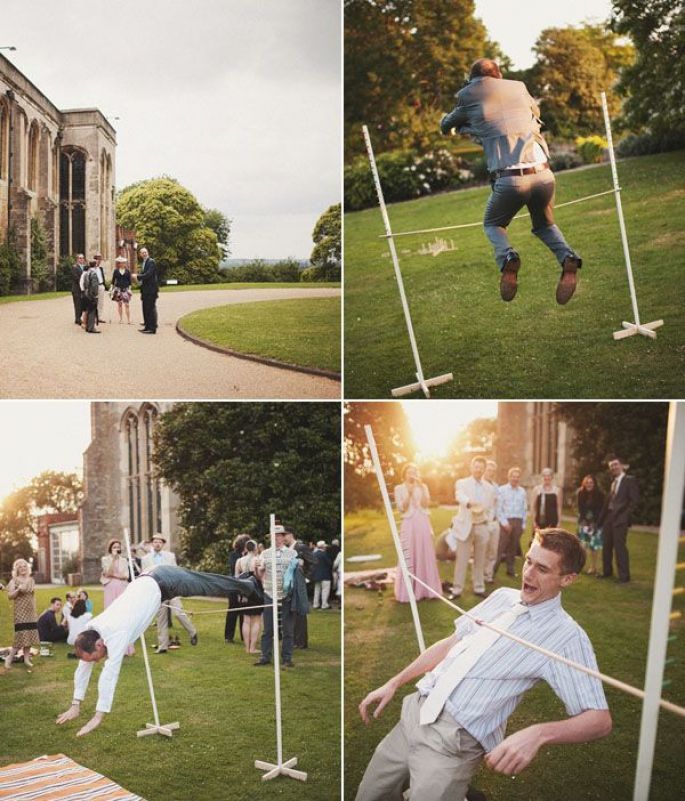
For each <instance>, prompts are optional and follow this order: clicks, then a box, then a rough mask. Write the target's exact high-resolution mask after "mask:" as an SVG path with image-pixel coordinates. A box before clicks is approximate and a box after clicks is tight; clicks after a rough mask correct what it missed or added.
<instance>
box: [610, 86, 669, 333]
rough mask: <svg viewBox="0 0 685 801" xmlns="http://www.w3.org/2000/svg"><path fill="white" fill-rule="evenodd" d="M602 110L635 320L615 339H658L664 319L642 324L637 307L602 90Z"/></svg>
mask: <svg viewBox="0 0 685 801" xmlns="http://www.w3.org/2000/svg"><path fill="white" fill-rule="evenodd" d="M602 111H603V112H604V127H605V128H606V135H607V145H608V150H609V161H610V163H611V175H612V178H613V181H614V197H615V198H616V212H617V213H618V225H619V228H620V229H621V242H622V243H623V256H624V258H625V262H626V272H627V273H628V287H629V289H630V301H631V303H632V305H633V321H634V322H632V323H627V322H624V323H623V329H624V330H622V331H615V332H614V339H625V338H626V337H629V336H633V335H634V334H642V335H643V336H647V337H650V338H651V339H656V334H655V333H654V329H655V328H659V327H660V326H662V325H663V324H664V321H663V320H655V321H654V322H652V323H647V324H645V325H642V324H641V323H640V312H639V310H638V307H637V294H636V292H635V282H634V280H633V267H632V265H631V262H630V250H629V248H628V234H627V233H626V224H625V220H624V219H623V205H622V204H621V187H620V185H619V182H618V171H617V170H616V157H615V156H614V142H613V138H612V136H611V121H610V120H609V107H608V106H607V96H606V93H605V92H602Z"/></svg>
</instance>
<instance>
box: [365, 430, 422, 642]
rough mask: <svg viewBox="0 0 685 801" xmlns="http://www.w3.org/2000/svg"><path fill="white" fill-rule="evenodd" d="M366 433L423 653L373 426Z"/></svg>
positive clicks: (418, 626) (414, 604)
mask: <svg viewBox="0 0 685 801" xmlns="http://www.w3.org/2000/svg"><path fill="white" fill-rule="evenodd" d="M364 431H365V432H366V441H367V442H368V443H369V449H370V450H371V459H372V461H373V467H374V470H375V471H376V478H377V479H378V487H379V489H380V491H381V496H382V497H383V505H384V506H385V514H386V515H387V518H388V525H389V526H390V533H391V534H392V539H393V542H394V543H395V550H396V551H397V560H398V562H399V565H400V571H401V573H402V580H403V581H404V586H405V587H406V590H407V595H408V596H409V606H410V607H411V614H412V618H413V619H414V629H415V630H416V639H417V640H418V643H419V651H420V652H421V653H423V652H424V651H425V650H426V643H425V640H424V638H423V630H422V628H421V619H420V618H419V610H418V607H417V605H416V596H415V595H414V587H413V586H412V580H411V578H410V576H409V570H408V569H407V561H406V559H405V558H404V551H403V550H402V543H401V541H400V535H399V533H398V531H397V524H396V523H395V515H394V514H393V511H392V503H391V502H390V496H389V495H388V488H387V486H386V484H385V478H384V477H383V470H382V468H381V460H380V459H379V457H378V448H377V447H376V440H375V438H374V436H373V429H372V428H371V426H369V425H366V426H364Z"/></svg>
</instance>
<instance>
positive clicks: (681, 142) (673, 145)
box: [616, 130, 685, 158]
mask: <svg viewBox="0 0 685 801" xmlns="http://www.w3.org/2000/svg"><path fill="white" fill-rule="evenodd" d="M682 147H685V130H680V131H678V130H676V131H670V132H669V133H667V134H662V135H660V136H657V135H655V134H652V133H642V134H629V135H628V136H626V138H625V139H623V140H621V142H619V144H618V145H617V147H616V153H617V155H619V156H621V158H627V157H628V156H646V155H648V154H650V153H665V152H667V151H669V150H679V149H680V148H682Z"/></svg>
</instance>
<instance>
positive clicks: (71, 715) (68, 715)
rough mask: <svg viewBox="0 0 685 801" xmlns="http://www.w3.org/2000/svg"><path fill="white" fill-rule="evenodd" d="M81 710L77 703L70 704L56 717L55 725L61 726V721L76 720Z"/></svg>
mask: <svg viewBox="0 0 685 801" xmlns="http://www.w3.org/2000/svg"><path fill="white" fill-rule="evenodd" d="M80 712H81V708H80V707H79V705H78V704H72V705H71V706H70V707H69V709H67V711H66V712H62V714H61V715H60V716H59V717H58V718H57V721H56V722H57V725H58V726H61V725H62V724H63V723H66V722H67V721H68V720H76V718H77V717H78V716H79V714H80Z"/></svg>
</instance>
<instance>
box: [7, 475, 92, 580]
mask: <svg viewBox="0 0 685 801" xmlns="http://www.w3.org/2000/svg"><path fill="white" fill-rule="evenodd" d="M82 499H83V487H82V484H81V480H80V479H79V477H78V476H77V475H76V473H59V472H54V471H52V470H46V471H44V472H43V473H41V474H40V475H38V476H36V477H35V478H33V479H32V480H31V481H30V482H29V483H28V484H27V485H26V486H24V487H20V488H19V489H16V490H14V492H12V493H10V494H9V495H8V496H7V497H6V498H5V499H4V501H3V502H2V505H0V573H1V574H7V573H8V572H9V571H10V570H11V569H12V564H13V562H14V560H15V559H19V558H20V557H21V558H24V559H30V558H31V556H32V555H33V548H32V546H31V541H32V539H33V538H34V537H35V536H36V535H37V533H38V529H37V526H36V518H37V517H38V516H39V515H41V514H51V513H55V512H74V513H75V512H76V511H77V510H78V507H79V505H80V503H81V501H82Z"/></svg>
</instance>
